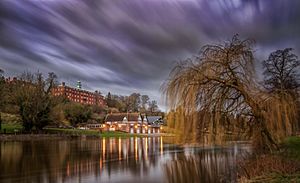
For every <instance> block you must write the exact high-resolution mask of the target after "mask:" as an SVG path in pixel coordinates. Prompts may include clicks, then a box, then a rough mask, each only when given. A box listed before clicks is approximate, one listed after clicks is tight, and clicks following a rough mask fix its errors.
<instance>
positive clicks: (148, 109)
mask: <svg viewBox="0 0 300 183" xmlns="http://www.w3.org/2000/svg"><path fill="white" fill-rule="evenodd" d="M106 101H107V105H108V107H109V108H111V111H113V112H140V113H147V114H154V113H161V112H160V110H159V108H158V105H157V101H156V100H150V98H149V96H148V95H141V94H140V93H132V94H130V95H129V96H123V95H113V94H111V93H110V92H108V94H107V96H106Z"/></svg>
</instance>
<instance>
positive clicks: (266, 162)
mask: <svg viewBox="0 0 300 183" xmlns="http://www.w3.org/2000/svg"><path fill="white" fill-rule="evenodd" d="M240 166H241V169H242V177H241V179H240V181H239V182H245V183H246V182H247V183H248V182H249V183H250V182H251V183H254V182H300V137H289V138H287V139H286V141H285V142H284V143H283V144H282V145H281V150H280V151H277V152H274V153H269V154H262V155H256V156H253V157H252V158H249V159H247V160H245V161H243V162H241V164H240Z"/></svg>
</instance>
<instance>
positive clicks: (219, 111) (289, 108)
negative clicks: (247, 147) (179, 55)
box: [163, 35, 297, 150]
mask: <svg viewBox="0 0 300 183" xmlns="http://www.w3.org/2000/svg"><path fill="white" fill-rule="evenodd" d="M253 43H254V41H253V40H249V39H246V40H240V39H239V38H238V36H237V35H235V36H234V37H233V38H232V40H231V41H228V42H225V43H224V44H220V45H219V44H215V45H206V46H204V47H202V49H201V50H200V52H199V54H198V55H197V56H195V57H193V58H189V59H187V60H185V61H184V62H180V63H178V65H177V66H176V67H175V68H174V69H173V70H172V71H171V73H170V76H169V79H168V80H167V81H166V83H165V84H164V86H163V89H164V93H165V95H166V98H167V102H168V105H169V106H170V107H171V109H177V108H178V107H182V108H183V109H184V113H183V115H184V116H193V115H194V113H195V112H197V113H198V114H201V116H199V115H198V116H196V117H201V118H204V119H205V120H198V124H197V128H198V134H197V135H198V136H200V137H203V136H204V135H206V132H207V133H209V135H210V138H209V139H210V141H211V142H217V143H221V142H222V141H224V140H225V137H226V136H225V134H226V131H227V130H226V126H228V123H231V122H232V120H227V119H230V118H231V117H230V116H237V115H238V116H240V117H241V118H243V119H245V121H244V122H245V124H244V125H242V126H244V127H245V126H246V129H248V130H247V131H245V133H250V132H251V133H252V135H253V140H254V141H255V142H256V143H255V144H256V145H258V146H259V147H260V148H265V149H267V150H272V149H274V148H277V147H278V146H277V144H278V142H280V141H281V140H282V139H283V138H284V137H286V136H288V135H291V134H292V133H293V132H294V130H295V121H296V120H295V113H296V111H295V109H297V107H296V104H295V102H294V101H293V100H292V98H285V100H281V99H280V98H278V97H277V96H276V95H272V94H269V93H266V92H264V91H263V90H261V87H260V86H259V84H258V83H257V82H256V80H255V68H254V57H253ZM282 111H283V112H282ZM200 112H201V113H200ZM275 114H276V115H275ZM184 121H185V122H184V123H185V125H184V126H183V130H184V129H187V128H189V129H191V126H193V125H194V124H193V123H188V122H187V121H191V120H184ZM229 125H232V124H229ZM204 129H205V130H204ZM251 130H253V131H251ZM185 134H189V133H185Z"/></svg>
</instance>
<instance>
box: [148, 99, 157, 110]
mask: <svg viewBox="0 0 300 183" xmlns="http://www.w3.org/2000/svg"><path fill="white" fill-rule="evenodd" d="M148 110H149V112H151V113H154V112H157V111H158V105H157V102H156V101H155V100H151V101H149V102H148Z"/></svg>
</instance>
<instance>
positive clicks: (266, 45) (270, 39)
mask: <svg viewBox="0 0 300 183" xmlns="http://www.w3.org/2000/svg"><path fill="white" fill-rule="evenodd" d="M236 33H238V34H240V35H241V37H243V38H248V37H249V38H254V39H255V40H256V53H257V55H258V56H257V58H259V59H258V61H259V60H260V59H263V58H265V57H266V56H267V55H268V53H269V52H270V51H273V50H275V49H280V48H285V47H293V48H295V52H299V51H300V1H299V0H0V68H2V69H3V70H4V71H5V74H6V75H7V76H13V75H16V74H19V73H21V72H24V71H31V72H36V71H40V72H43V73H48V72H55V73H56V74H57V75H58V76H59V79H60V81H65V82H66V83H67V84H68V85H73V86H74V85H75V83H76V81H77V80H81V81H82V83H83V87H84V88H85V89H88V90H96V89H97V90H101V91H102V93H104V94H106V93H107V92H108V91H111V92H112V93H114V94H130V93H132V92H140V93H142V94H148V95H149V96H150V97H151V98H152V99H156V100H160V98H161V94H160V92H159V88H160V86H161V84H162V82H163V81H164V80H165V79H166V78H167V76H168V73H169V72H170V70H171V68H172V66H174V64H175V63H176V62H178V61H179V60H182V59H184V58H186V57H189V56H191V55H193V54H195V53H197V51H198V50H199V49H200V48H201V46H203V45H204V44H207V43H214V42H219V41H223V40H228V39H230V38H231V37H232V36H233V35H234V34H236Z"/></svg>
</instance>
